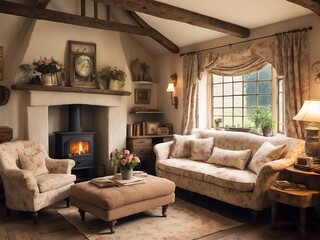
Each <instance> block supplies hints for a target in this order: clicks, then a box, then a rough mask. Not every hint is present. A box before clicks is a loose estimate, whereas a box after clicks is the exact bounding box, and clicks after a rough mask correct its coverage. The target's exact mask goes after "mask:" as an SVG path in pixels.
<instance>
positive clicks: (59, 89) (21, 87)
mask: <svg viewBox="0 0 320 240" xmlns="http://www.w3.org/2000/svg"><path fill="white" fill-rule="evenodd" d="M11 89H13V90H34V91H53V92H76V93H95V94H108V95H119V96H130V95H131V92H127V91H113V90H106V89H98V88H79V87H62V86H40V85H33V84H14V85H11Z"/></svg>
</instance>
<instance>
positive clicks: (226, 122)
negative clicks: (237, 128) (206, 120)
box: [223, 117, 233, 126]
mask: <svg viewBox="0 0 320 240" xmlns="http://www.w3.org/2000/svg"><path fill="white" fill-rule="evenodd" d="M223 122H224V126H226V125H228V126H232V125H233V124H232V117H224V118H223Z"/></svg>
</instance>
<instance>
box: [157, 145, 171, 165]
mask: <svg viewBox="0 0 320 240" xmlns="http://www.w3.org/2000/svg"><path fill="white" fill-rule="evenodd" d="M172 143H173V141H169V142H164V143H158V144H156V145H155V146H154V147H153V150H154V153H155V154H156V163H157V162H160V161H161V160H164V159H168V158H169V157H170V149H171V145H172Z"/></svg>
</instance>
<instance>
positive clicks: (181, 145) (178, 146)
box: [170, 134, 196, 158]
mask: <svg viewBox="0 0 320 240" xmlns="http://www.w3.org/2000/svg"><path fill="white" fill-rule="evenodd" d="M195 138H196V136H195V135H178V134H174V135H173V144H172V146H171V154H170V156H171V157H174V158H186V157H187V158H189V157H190V156H191V140H193V139H195Z"/></svg>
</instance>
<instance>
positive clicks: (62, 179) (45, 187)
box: [36, 173, 76, 193]
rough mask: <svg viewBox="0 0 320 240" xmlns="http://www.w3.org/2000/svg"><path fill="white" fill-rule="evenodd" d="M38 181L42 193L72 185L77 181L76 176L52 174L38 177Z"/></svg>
mask: <svg viewBox="0 0 320 240" xmlns="http://www.w3.org/2000/svg"><path fill="white" fill-rule="evenodd" d="M36 180H37V183H38V187H39V191H40V193H44V192H47V191H51V190H54V189H58V188H60V187H63V186H66V185H68V184H72V183H73V182H74V181H75V180H76V176H75V175H72V174H63V173H50V174H42V175H39V176H37V177H36Z"/></svg>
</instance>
